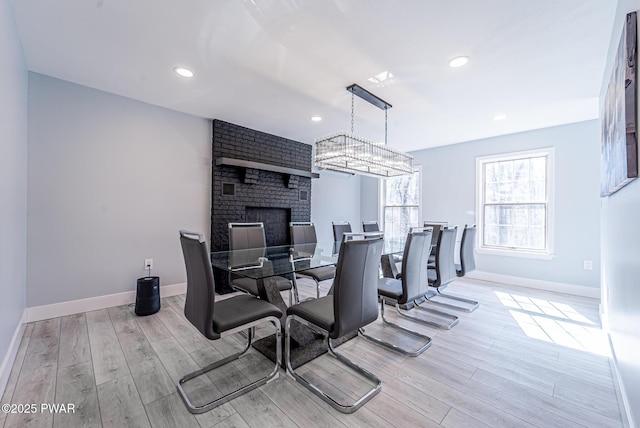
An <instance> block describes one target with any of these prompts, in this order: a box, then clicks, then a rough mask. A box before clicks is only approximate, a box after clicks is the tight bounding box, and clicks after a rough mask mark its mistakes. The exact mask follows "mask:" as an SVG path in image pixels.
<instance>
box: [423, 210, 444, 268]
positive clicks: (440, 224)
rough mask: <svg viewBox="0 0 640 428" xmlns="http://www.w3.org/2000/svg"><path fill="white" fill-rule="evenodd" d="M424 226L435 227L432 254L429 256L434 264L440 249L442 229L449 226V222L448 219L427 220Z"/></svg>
mask: <svg viewBox="0 0 640 428" xmlns="http://www.w3.org/2000/svg"><path fill="white" fill-rule="evenodd" d="M423 226H424V227H431V228H433V235H432V236H431V255H430V256H429V263H430V264H431V265H432V266H433V264H434V263H435V262H436V251H437V249H438V238H439V237H440V230H442V228H444V227H447V226H449V222H446V221H431V220H425V221H424V224H423Z"/></svg>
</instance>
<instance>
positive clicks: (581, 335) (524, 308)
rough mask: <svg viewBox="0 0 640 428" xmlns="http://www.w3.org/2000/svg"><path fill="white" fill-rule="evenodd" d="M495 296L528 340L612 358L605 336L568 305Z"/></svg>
mask: <svg viewBox="0 0 640 428" xmlns="http://www.w3.org/2000/svg"><path fill="white" fill-rule="evenodd" d="M495 294H496V296H497V297H498V299H499V300H500V302H501V303H502V304H503V305H504V306H506V307H507V308H510V309H509V314H511V316H512V317H513V318H514V319H515V320H516V322H517V323H518V325H519V326H520V328H521V329H522V331H523V332H524V333H525V334H526V335H527V336H528V337H531V338H534V339H538V340H543V341H545V342H549V343H555V344H558V345H561V346H566V347H568V348H572V349H577V350H580V351H586V352H590V353H593V354H598V355H602V356H605V357H611V354H610V350H609V343H608V340H607V335H606V334H605V332H604V331H603V330H602V329H601V328H600V327H599V326H598V325H597V324H596V323H594V322H593V321H591V320H589V319H588V318H587V317H586V316H584V315H582V314H581V313H580V312H579V311H578V310H576V309H575V308H573V307H572V306H571V305H569V304H566V303H558V302H553V301H551V300H544V299H540V298H530V297H526V296H520V295H517V294H510V293H504V292H499V291H496V292H495Z"/></svg>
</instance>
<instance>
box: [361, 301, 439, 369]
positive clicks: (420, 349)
mask: <svg viewBox="0 0 640 428" xmlns="http://www.w3.org/2000/svg"><path fill="white" fill-rule="evenodd" d="M380 315H381V316H382V322H383V323H384V324H386V325H388V326H390V327H392V328H395V329H397V330H400V331H402V332H404V333H406V334H408V335H411V336H414V337H418V338H420V339H423V340H424V341H425V342H424V343H423V344H422V345H420V347H418V349H416V350H409V349H405V348H402V347H400V346H398V345H394V344H393V343H391V342H387V341H385V340H382V339H380V338H378V337H375V336H371V335H369V334H366V333H365V330H364V328H360V329H359V330H358V332H359V333H360V335H361V336H362V337H364V338H365V339H367V340H370V341H371V342H374V343H377V344H378V345H382V346H384V347H386V348H389V349H391V350H393V351H396V352H399V353H401V354H404V355H408V356H410V357H417V356H418V355H420V354H422V353H423V352H424V351H425V349H427V348H428V347H429V346H431V338H430V337H429V336H425V335H424V334H420V333H418V332H417V331H414V330H410V329H408V328H406V327H402V326H400V325H398V324H395V323H392V322H390V321H387V319H386V318H385V317H384V299H380Z"/></svg>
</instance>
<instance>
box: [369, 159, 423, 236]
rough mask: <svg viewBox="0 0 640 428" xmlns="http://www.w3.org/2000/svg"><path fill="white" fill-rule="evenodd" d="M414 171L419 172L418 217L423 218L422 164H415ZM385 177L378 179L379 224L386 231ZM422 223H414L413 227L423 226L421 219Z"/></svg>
mask: <svg viewBox="0 0 640 428" xmlns="http://www.w3.org/2000/svg"><path fill="white" fill-rule="evenodd" d="M413 171H414V172H417V173H418V219H421V218H422V165H413ZM385 180H386V179H385V178H381V179H379V180H378V201H379V203H378V224H379V225H380V229H381V230H382V231H384V228H385V225H384V208H385V206H386V204H385V201H386V200H387V198H386V196H387V195H386V194H385V192H386V187H387V186H386V183H385ZM394 206H403V205H394ZM406 206H415V205H406ZM419 222H420V224H416V225H413V227H420V226H422V220H419Z"/></svg>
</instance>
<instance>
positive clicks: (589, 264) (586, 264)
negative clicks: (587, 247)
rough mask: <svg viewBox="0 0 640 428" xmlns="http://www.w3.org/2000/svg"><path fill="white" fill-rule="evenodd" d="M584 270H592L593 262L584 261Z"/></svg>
mask: <svg viewBox="0 0 640 428" xmlns="http://www.w3.org/2000/svg"><path fill="white" fill-rule="evenodd" d="M583 265H584V270H593V262H592V261H591V260H585V261H584V264H583Z"/></svg>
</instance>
